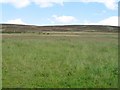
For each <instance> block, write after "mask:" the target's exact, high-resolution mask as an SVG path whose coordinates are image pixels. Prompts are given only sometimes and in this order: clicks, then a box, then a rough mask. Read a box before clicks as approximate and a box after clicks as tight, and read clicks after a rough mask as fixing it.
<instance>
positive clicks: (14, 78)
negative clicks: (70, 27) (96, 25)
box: [2, 35, 118, 88]
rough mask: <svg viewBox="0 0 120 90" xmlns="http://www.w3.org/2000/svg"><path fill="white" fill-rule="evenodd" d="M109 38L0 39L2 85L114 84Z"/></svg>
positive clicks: (114, 56)
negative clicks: (1, 49) (0, 47)
mask: <svg viewBox="0 0 120 90" xmlns="http://www.w3.org/2000/svg"><path fill="white" fill-rule="evenodd" d="M112 37H113V36H112V35H110V36H109V37H106V36H105V37H103V36H102V37H100V36H99V37H97V36H96V37H89V36H86V37H69V36H68V37H62V36H59V37H57V36H56V37H51V36H50V37H45V36H42V37H39V38H36V39H35V38H31V39H30V38H29V39H28V38H17V39H16V38H5V39H4V38H3V41H2V42H3V69H2V70H3V87H17V88H19V87H23V88H37V87H43V88H50V87H53V88H63V87H64V88H99V87H102V88H112V87H117V85H118V43H117V38H112Z"/></svg>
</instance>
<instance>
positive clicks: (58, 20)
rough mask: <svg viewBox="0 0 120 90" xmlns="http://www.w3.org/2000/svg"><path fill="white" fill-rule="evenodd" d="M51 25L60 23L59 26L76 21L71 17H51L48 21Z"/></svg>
mask: <svg viewBox="0 0 120 90" xmlns="http://www.w3.org/2000/svg"><path fill="white" fill-rule="evenodd" d="M49 20H50V21H51V22H52V23H61V24H70V23H74V22H76V21H77V19H76V18H75V17H73V16H64V15H63V16H57V15H53V16H52V18H51V19H49Z"/></svg>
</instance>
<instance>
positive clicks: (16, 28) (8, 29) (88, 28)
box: [0, 24, 119, 33]
mask: <svg viewBox="0 0 120 90" xmlns="http://www.w3.org/2000/svg"><path fill="white" fill-rule="evenodd" d="M0 27H1V30H2V32H3V33H12V32H15V33H22V32H23V33H26V32H48V31H49V32H51V31H55V32H64V31H65V32H67V31H76V32H79V31H84V32H118V29H119V27H118V26H102V25H63V26H34V25H17V24H0Z"/></svg>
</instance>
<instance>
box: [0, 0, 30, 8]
mask: <svg viewBox="0 0 120 90" xmlns="http://www.w3.org/2000/svg"><path fill="white" fill-rule="evenodd" d="M0 3H10V4H12V5H13V6H15V7H16V8H23V7H26V6H28V5H29V4H30V0H1V1H0Z"/></svg>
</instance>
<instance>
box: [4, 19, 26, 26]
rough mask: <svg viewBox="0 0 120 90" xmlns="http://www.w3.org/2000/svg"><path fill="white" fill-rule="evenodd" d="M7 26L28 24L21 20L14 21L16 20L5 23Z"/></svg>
mask: <svg viewBox="0 0 120 90" xmlns="http://www.w3.org/2000/svg"><path fill="white" fill-rule="evenodd" d="M5 23H7V24H24V25H25V24H26V23H25V22H23V21H22V20H21V19H14V20H8V21H7V22H5Z"/></svg>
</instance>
